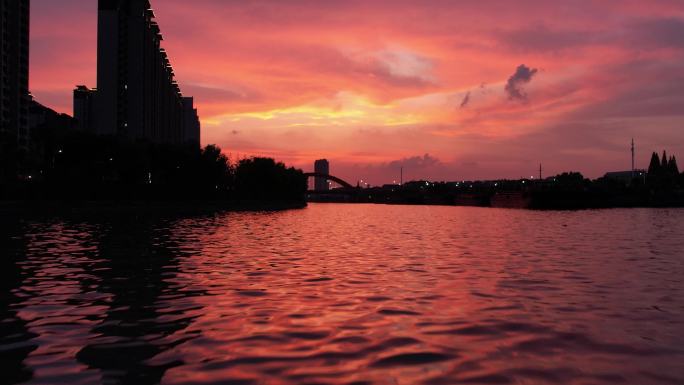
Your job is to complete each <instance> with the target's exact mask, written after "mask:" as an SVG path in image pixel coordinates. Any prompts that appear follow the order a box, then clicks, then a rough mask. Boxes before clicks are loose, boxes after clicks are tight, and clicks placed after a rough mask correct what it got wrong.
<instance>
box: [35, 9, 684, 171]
mask: <svg viewBox="0 0 684 385" xmlns="http://www.w3.org/2000/svg"><path fill="white" fill-rule="evenodd" d="M152 6H153V7H154V8H155V13H156V15H157V18H158V21H159V23H160V26H161V29H162V32H163V34H164V37H165V40H164V47H165V48H166V50H167V51H168V52H169V55H170V58H171V61H172V63H173V65H174V69H175V72H176V75H177V79H178V82H179V83H180V85H181V89H182V90H183V93H184V94H185V95H188V96H194V97H195V102H196V104H197V106H198V108H199V113H200V117H201V119H202V124H203V129H202V143H203V144H210V143H215V144H218V145H219V146H221V147H222V148H223V149H224V151H225V152H226V153H229V154H232V155H233V157H234V158H235V157H237V156H238V154H240V156H252V155H253V156H271V157H275V158H277V159H278V160H280V161H284V162H285V163H288V164H291V165H294V166H296V167H301V168H303V169H305V170H311V169H312V168H313V161H314V160H315V159H319V158H328V159H329V160H330V161H331V173H332V174H334V175H336V176H339V177H342V178H343V179H348V180H351V181H355V180H358V179H364V180H367V181H370V182H371V183H373V184H382V183H388V182H391V181H392V180H395V179H397V178H398V173H399V170H398V168H399V167H401V165H403V166H404V167H405V179H406V180H410V179H423V178H424V179H432V180H462V179H489V178H518V177H521V176H526V177H527V176H530V175H533V174H535V170H537V169H538V167H539V163H543V164H544V169H545V173H546V174H547V175H549V174H555V173H559V172H563V171H571V170H573V171H580V172H583V173H584V174H585V175H587V176H590V177H596V176H599V175H602V174H603V173H605V172H606V171H618V170H626V169H628V168H629V167H630V162H631V160H630V153H629V144H630V140H631V138H632V137H634V138H635V139H636V141H637V146H638V163H637V166H638V167H640V168H644V167H647V165H648V160H649V158H650V154H651V152H652V151H662V150H663V149H666V150H668V153H674V154H675V155H680V154H682V156H684V141H682V138H683V137H684V136H683V135H682V134H683V132H682V127H684V124H683V123H684V108H682V106H684V92H683V91H682V90H684V73H683V72H682V71H681V68H682V67H683V64H684V39H683V38H682V36H684V6H682V4H681V3H680V2H678V1H676V0H659V1H651V2H648V3H646V2H643V1H619V2H618V1H605V2H601V3H599V4H597V3H596V2H591V1H577V2H573V5H572V6H568V5H558V4H551V3H549V2H544V1H533V0H524V1H519V2H515V3H512V2H503V1H484V2H480V3H478V4H472V3H471V2H465V1H442V0H437V1H431V2H430V3H429V5H427V4H426V3H425V2H422V3H421V2H418V1H408V0H399V1H391V2H390V1H379V0H376V1H366V2H362V1H349V2H344V3H332V2H315V1H309V0H299V1H288V2H278V1H268V0H261V1H255V2H249V3H245V2H240V1H219V0H195V1H193V2H192V3H191V4H189V3H188V2H185V1H182V0H165V1H163V2H162V1H154V0H153V1H152ZM31 12H32V20H31V77H30V81H31V91H32V93H33V94H34V96H35V97H36V99H37V100H38V101H40V102H41V103H44V104H46V105H48V106H50V107H51V108H54V109H56V110H58V111H60V112H66V113H71V92H72V90H73V88H74V87H75V86H76V85H77V84H86V85H88V86H91V87H95V86H96V84H95V73H96V24H97V2H96V1H91V0H63V1H60V2H59V4H57V3H56V2H54V1H50V0H33V1H32V5H31Z"/></svg>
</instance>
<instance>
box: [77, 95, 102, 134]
mask: <svg viewBox="0 0 684 385" xmlns="http://www.w3.org/2000/svg"><path fill="white" fill-rule="evenodd" d="M96 95H97V90H95V89H90V88H88V87H86V86H77V87H76V89H75V90H74V119H75V120H76V128H77V129H78V130H79V131H86V132H95V131H96V122H95V117H96V112H95V97H96Z"/></svg>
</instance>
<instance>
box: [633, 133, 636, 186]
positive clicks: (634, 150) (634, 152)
mask: <svg viewBox="0 0 684 385" xmlns="http://www.w3.org/2000/svg"><path fill="white" fill-rule="evenodd" d="M635 157H636V149H635V147H634V138H632V180H634V171H635V167H634V164H635V163H634V158H635Z"/></svg>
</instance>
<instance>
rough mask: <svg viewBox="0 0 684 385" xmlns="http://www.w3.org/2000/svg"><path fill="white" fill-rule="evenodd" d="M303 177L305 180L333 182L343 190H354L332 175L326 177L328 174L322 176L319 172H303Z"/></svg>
mask: <svg viewBox="0 0 684 385" xmlns="http://www.w3.org/2000/svg"><path fill="white" fill-rule="evenodd" d="M304 176H306V177H307V178H325V179H326V180H329V181H332V182H335V183H337V184H339V185H340V186H342V187H344V188H354V186H352V185H351V184H349V183H347V182H345V181H343V180H342V179H340V178H338V177H336V176H332V175H328V174H322V173H320V172H305V173H304Z"/></svg>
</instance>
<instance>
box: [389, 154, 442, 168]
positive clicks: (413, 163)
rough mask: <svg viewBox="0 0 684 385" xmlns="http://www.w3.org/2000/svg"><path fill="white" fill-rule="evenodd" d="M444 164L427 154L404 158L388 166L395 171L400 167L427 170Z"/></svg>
mask: <svg viewBox="0 0 684 385" xmlns="http://www.w3.org/2000/svg"><path fill="white" fill-rule="evenodd" d="M441 163H442V162H441V161H440V160H439V159H438V158H435V157H434V156H432V155H430V154H425V155H423V156H413V157H410V158H404V159H400V160H395V161H392V162H389V163H388V164H387V167H388V168H391V169H395V168H399V167H404V168H410V169H413V170H416V169H426V168H430V167H435V166H438V165H440V164H441Z"/></svg>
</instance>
